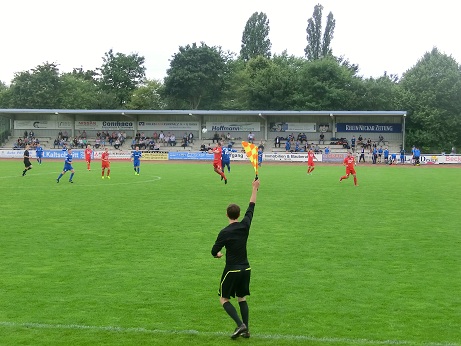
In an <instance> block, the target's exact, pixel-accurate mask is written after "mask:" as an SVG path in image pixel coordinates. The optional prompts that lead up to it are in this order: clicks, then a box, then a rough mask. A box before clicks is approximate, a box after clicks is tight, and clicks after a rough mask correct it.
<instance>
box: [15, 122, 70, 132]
mask: <svg viewBox="0 0 461 346" xmlns="http://www.w3.org/2000/svg"><path fill="white" fill-rule="evenodd" d="M73 124H74V122H73V121H59V120H58V121H55V120H15V121H14V129H15V130H34V129H40V130H57V129H71V128H72V125H73Z"/></svg>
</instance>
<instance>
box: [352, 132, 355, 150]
mask: <svg viewBox="0 0 461 346" xmlns="http://www.w3.org/2000/svg"><path fill="white" fill-rule="evenodd" d="M351 149H352V152H353V153H355V136H352V138H351Z"/></svg>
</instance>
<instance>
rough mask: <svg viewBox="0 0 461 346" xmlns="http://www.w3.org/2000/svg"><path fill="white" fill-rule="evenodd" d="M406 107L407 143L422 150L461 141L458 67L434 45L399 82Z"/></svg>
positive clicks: (429, 149)
mask: <svg viewBox="0 0 461 346" xmlns="http://www.w3.org/2000/svg"><path fill="white" fill-rule="evenodd" d="M400 85H401V87H402V89H403V96H402V105H403V107H404V109H406V110H407V111H408V116H407V130H408V131H407V143H408V144H409V145H413V144H414V145H416V146H418V147H420V148H422V150H423V151H424V152H428V151H438V150H449V149H450V148H451V147H452V146H457V147H459V146H460V145H461V97H460V95H461V67H460V65H459V64H458V63H457V62H456V61H455V60H454V59H453V58H452V57H451V56H447V55H446V54H442V53H441V52H439V50H438V49H437V48H433V49H432V51H431V52H427V53H425V54H424V56H423V57H422V58H421V59H420V60H419V61H418V62H417V64H416V65H415V66H414V67H412V68H411V69H410V70H408V71H407V72H406V73H405V74H404V75H403V76H402V80H401V82H400Z"/></svg>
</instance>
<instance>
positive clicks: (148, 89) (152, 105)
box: [126, 80, 166, 110]
mask: <svg viewBox="0 0 461 346" xmlns="http://www.w3.org/2000/svg"><path fill="white" fill-rule="evenodd" d="M162 88H163V85H162V82H160V81H158V80H146V81H145V82H144V83H143V84H142V85H140V86H138V87H137V88H136V90H134V91H133V95H132V96H131V100H130V102H128V103H127V105H126V108H127V109H146V110H148V109H164V108H165V107H166V105H165V102H164V101H163V99H162V97H161V93H162V91H161V89H162Z"/></svg>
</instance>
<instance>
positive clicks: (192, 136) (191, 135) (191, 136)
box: [187, 132, 194, 144]
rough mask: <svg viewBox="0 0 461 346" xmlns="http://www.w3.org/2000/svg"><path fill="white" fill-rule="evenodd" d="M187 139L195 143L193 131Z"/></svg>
mask: <svg viewBox="0 0 461 346" xmlns="http://www.w3.org/2000/svg"><path fill="white" fill-rule="evenodd" d="M187 140H188V141H189V143H191V144H192V143H194V134H193V133H192V132H189V135H188V136H187Z"/></svg>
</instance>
